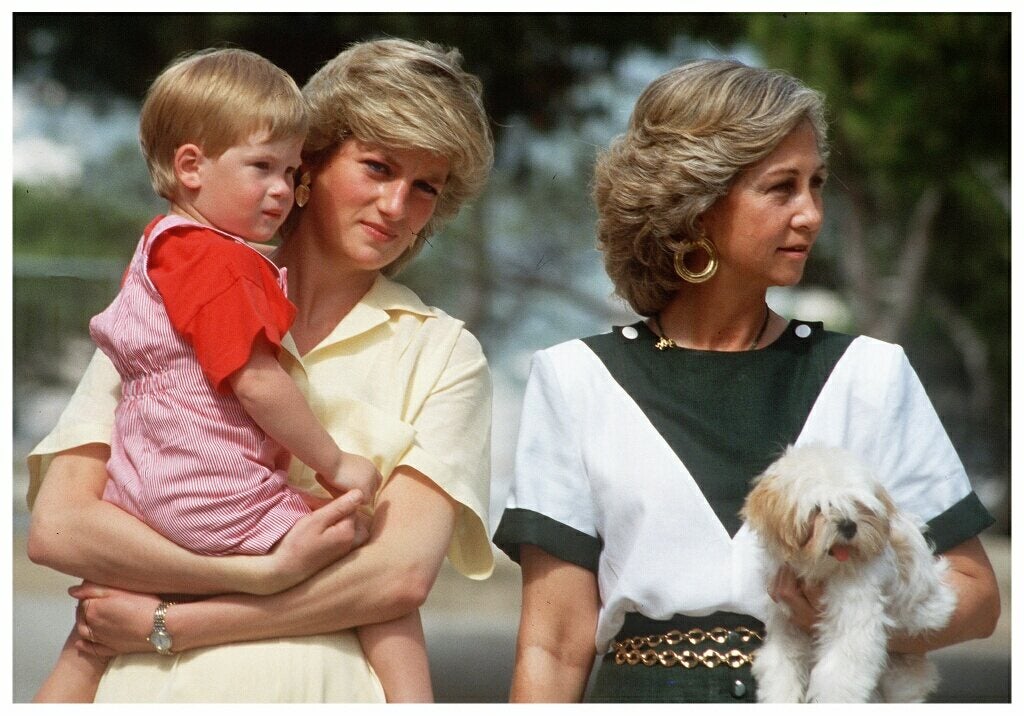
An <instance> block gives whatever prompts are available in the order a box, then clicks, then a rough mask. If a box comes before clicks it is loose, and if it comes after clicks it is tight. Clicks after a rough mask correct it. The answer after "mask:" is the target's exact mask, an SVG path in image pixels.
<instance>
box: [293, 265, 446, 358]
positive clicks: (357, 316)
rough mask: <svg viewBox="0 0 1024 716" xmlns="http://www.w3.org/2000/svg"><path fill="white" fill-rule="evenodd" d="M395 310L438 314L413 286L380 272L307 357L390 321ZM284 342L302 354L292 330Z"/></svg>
mask: <svg viewBox="0 0 1024 716" xmlns="http://www.w3.org/2000/svg"><path fill="white" fill-rule="evenodd" d="M393 313H414V314H417V315H420V316H425V317H431V316H436V315H437V312H436V311H435V310H434V309H433V308H431V307H430V306H428V305H426V304H425V303H423V301H421V300H420V297H419V296H417V295H416V294H415V293H413V291H412V290H410V289H409V288H407V287H405V286H403V285H402V284H400V283H396V282H394V281H392V280H390V279H388V278H386V277H385V276H383V275H378V276H377V279H376V280H375V281H374V282H373V285H372V286H371V287H370V290H369V291H367V292H366V295H364V296H363V297H362V299H360V301H359V303H357V304H356V305H355V306H353V308H352V310H351V311H349V312H348V315H347V316H345V317H344V318H343V319H341V321H340V322H339V323H338V325H337V326H335V327H334V330H333V331H331V332H330V334H328V336H327V337H326V338H324V340H323V341H321V342H320V344H319V345H318V346H316V347H315V348H314V349H313V350H311V351H310V352H309V353H307V354H306V358H308V357H309V356H311V355H312V354H313V353H315V352H317V351H318V350H321V349H323V348H326V347H327V346H330V345H333V344H335V343H340V342H341V341H345V340H348V339H350V338H354V337H355V336H358V335H361V334H363V333H366V332H367V331H369V330H371V329H372V328H376V327H377V326H379V325H381V324H382V323H387V322H388V321H389V320H390V318H391V314H393ZM282 346H283V347H284V348H285V349H287V350H288V351H289V352H290V353H291V354H292V355H294V356H298V355H299V352H298V349H297V348H296V347H295V341H294V340H293V339H292V337H291V334H287V335H286V336H285V337H284V340H283V341H282Z"/></svg>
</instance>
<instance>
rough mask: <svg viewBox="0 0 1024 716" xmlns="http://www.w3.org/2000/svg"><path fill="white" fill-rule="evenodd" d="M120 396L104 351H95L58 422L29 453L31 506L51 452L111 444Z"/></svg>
mask: <svg viewBox="0 0 1024 716" xmlns="http://www.w3.org/2000/svg"><path fill="white" fill-rule="evenodd" d="M120 399H121V377H120V376H119V375H118V374H117V369H116V368H114V364H113V363H111V362H110V359H109V358H108V357H107V356H106V355H105V354H104V353H103V351H99V350H97V351H96V352H95V353H93V356H92V360H91V361H89V366H88V367H87V368H86V370H85V374H84V375H83V376H82V380H81V381H80V382H79V383H78V387H77V388H76V389H75V392H74V395H72V396H71V401H70V402H69V403H68V405H67V407H66V408H64V412H63V413H61V415H60V418H59V419H58V420H57V425H56V426H54V428H53V430H51V431H50V434H49V435H47V436H46V437H45V438H43V439H42V440H41V441H40V442H39V444H38V445H36V446H35V448H33V450H32V452H30V453H29V455H28V459H27V460H28V474H29V484H28V496H27V499H28V506H29V508H30V509H31V508H32V505H33V504H34V503H35V499H36V495H37V494H39V486H40V485H41V484H42V482H43V479H44V478H45V476H46V471H47V469H48V468H49V467H50V461H51V460H52V459H53V457H54V455H56V454H57V453H60V452H63V451H65V450H70V449H72V448H76V447H81V446H82V445H88V444H90V443H101V444H104V445H109V444H110V436H111V434H112V433H113V429H114V411H115V410H116V409H117V403H118V401H119V400H120Z"/></svg>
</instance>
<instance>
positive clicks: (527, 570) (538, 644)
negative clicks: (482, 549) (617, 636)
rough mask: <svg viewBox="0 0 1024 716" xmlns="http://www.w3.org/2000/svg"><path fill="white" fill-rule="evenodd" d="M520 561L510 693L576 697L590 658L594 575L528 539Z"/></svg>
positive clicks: (516, 698)
mask: <svg viewBox="0 0 1024 716" xmlns="http://www.w3.org/2000/svg"><path fill="white" fill-rule="evenodd" d="M521 565H522V569H523V607H522V616H521V618H520V622H519V636H518V639H517V641H516V663H515V669H514V671H513V674H512V689H511V692H510V694H509V698H510V700H511V701H513V702H540V703H556V702H557V703H563V702H576V701H580V700H581V699H582V698H583V692H584V690H585V689H586V685H587V680H588V678H589V677H590V670H591V668H592V667H593V664H594V656H595V652H594V632H595V631H596V629H597V615H598V611H599V609H600V599H599V596H598V589H597V581H596V578H595V576H594V574H593V573H592V572H590V571H589V570H586V569H584V568H582V567H579V566H577V565H574V564H569V563H567V562H563V561H562V560H560V559H558V558H556V557H553V556H551V555H550V554H548V553H546V552H544V551H543V550H541V549H539V548H537V547H534V546H531V545H523V546H522V549H521Z"/></svg>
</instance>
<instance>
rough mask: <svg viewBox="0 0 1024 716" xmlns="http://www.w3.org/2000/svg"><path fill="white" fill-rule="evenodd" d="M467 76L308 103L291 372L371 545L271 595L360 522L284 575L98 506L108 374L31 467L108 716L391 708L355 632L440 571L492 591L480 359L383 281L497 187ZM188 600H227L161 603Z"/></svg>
mask: <svg viewBox="0 0 1024 716" xmlns="http://www.w3.org/2000/svg"><path fill="white" fill-rule="evenodd" d="M460 60H461V58H460V57H459V55H458V53H457V52H455V51H449V50H444V49H442V48H440V47H437V46H434V45H431V44H428V43H423V44H417V43H411V42H406V41H401V40H387V41H377V42H368V43H362V44H358V45H355V46H353V47H351V48H349V49H348V50H346V51H344V52H342V53H341V54H340V55H339V56H338V57H336V58H334V59H333V60H332V61H330V62H329V63H327V65H325V66H324V68H322V69H321V70H320V71H319V72H318V73H317V74H316V75H315V76H314V77H313V78H312V79H311V80H310V81H309V82H308V83H307V85H306V87H305V88H304V89H303V95H304V96H305V98H306V101H307V103H308V106H309V110H310V126H311V131H310V134H309V137H308V139H307V141H306V143H305V145H304V147H303V151H302V165H301V167H300V172H299V174H300V177H301V179H300V188H299V189H297V193H299V194H306V196H305V197H303V199H305V201H303V202H300V203H303V204H304V206H302V208H295V209H294V210H293V212H292V216H291V217H290V218H289V222H288V225H287V227H286V240H285V241H284V243H283V245H282V246H281V247H280V249H278V251H277V252H276V254H275V256H274V260H275V262H276V263H277V264H278V265H281V266H284V267H286V268H287V269H288V281H289V284H288V295H289V298H290V299H291V300H292V301H293V302H294V303H295V305H296V306H297V308H298V315H297V317H296V319H295V322H294V323H293V324H292V327H291V330H290V332H289V334H288V335H287V336H286V337H285V339H284V340H283V341H282V348H283V351H282V352H281V355H280V359H281V361H282V364H283V365H284V366H285V368H286V369H287V370H288V372H289V373H290V374H291V376H292V377H293V378H294V379H295V380H296V382H297V383H298V384H299V386H300V388H302V389H303V391H304V392H305V393H306V396H307V398H308V399H309V402H310V405H311V406H312V407H313V409H314V411H315V412H316V414H317V417H318V418H319V419H320V421H321V422H322V424H323V425H324V427H325V428H326V429H327V431H328V433H329V434H330V435H331V436H332V437H333V438H334V439H335V440H336V442H337V443H338V444H339V445H345V446H346V447H347V448H348V449H350V450H351V451H352V452H355V453H357V454H360V455H365V456H368V457H371V458H372V460H373V462H374V463H375V464H376V465H377V466H378V467H379V468H380V471H381V473H382V475H384V483H383V486H382V487H381V488H380V490H379V492H378V494H377V496H376V500H375V503H374V505H375V509H374V519H373V521H372V523H371V525H370V527H369V538H368V541H367V542H366V544H365V545H363V546H361V547H360V548H359V549H358V550H355V551H352V552H350V553H349V554H348V555H347V556H344V557H342V558H341V559H339V560H337V561H335V562H334V563H332V564H330V565H329V566H327V567H326V568H325V569H323V570H322V571H319V572H317V573H316V574H314V575H313V576H312V577H310V578H309V579H307V580H305V581H303V582H302V583H300V584H299V585H298V586H296V587H294V588H291V589H287V590H285V591H281V592H278V593H276V594H273V595H271V596H256V595H255V593H259V592H261V591H266V589H265V580H267V579H280V577H281V573H282V572H285V573H292V572H294V571H296V570H299V569H301V568H302V566H303V565H304V564H307V563H310V562H311V561H314V560H313V558H311V557H310V553H311V551H314V550H316V549H319V550H321V552H322V550H324V549H325V548H331V549H334V550H336V551H337V552H338V553H340V554H343V553H344V552H345V551H346V550H347V548H348V547H349V546H354V545H355V544H358V543H359V542H360V541H361V538H360V534H359V533H360V530H361V529H365V527H364V526H363V525H361V523H360V522H359V519H358V517H357V516H355V515H354V514H351V513H344V511H343V510H341V511H340V512H339V511H337V510H336V511H335V513H334V514H332V515H329V516H328V517H326V518H325V517H323V516H321V515H320V512H321V511H319V510H318V511H316V512H314V513H313V514H312V515H311V516H310V517H309V518H305V519H304V520H300V522H299V523H298V524H297V525H296V526H295V527H293V528H292V530H291V531H289V533H288V535H286V537H285V538H284V540H282V543H281V544H280V545H279V546H278V548H277V550H275V552H273V553H271V554H270V555H268V556H265V557H255V556H246V557H209V556H200V555H195V554H192V553H191V552H187V551H185V550H183V549H182V548H180V547H177V546H176V545H174V544H172V543H170V542H168V541H167V540H165V539H163V538H162V537H161V536H159V535H158V534H157V533H155V532H153V531H151V530H149V529H148V528H147V527H145V525H143V524H142V523H141V522H139V521H137V520H135V519H134V518H132V517H130V516H129V515H128V514H127V513H125V512H122V511H120V510H118V509H117V508H115V507H113V506H112V505H109V504H107V503H103V502H102V501H101V500H100V499H99V496H100V495H101V494H102V492H103V488H104V485H105V483H106V480H107V475H106V472H105V469H104V465H105V463H106V459H107V456H108V454H109V447H108V446H109V439H110V428H111V421H112V417H113V408H114V406H115V404H116V402H117V400H118V397H119V392H120V387H119V382H118V379H117V374H116V372H114V370H113V368H112V366H111V365H110V363H109V362H108V361H107V360H106V359H105V358H103V357H102V356H97V357H96V358H94V360H93V362H92V363H91V365H90V367H89V369H88V371H87V373H86V375H85V377H84V378H83V380H82V383H81V385H80V386H79V389H78V391H77V392H76V394H75V396H74V397H73V398H72V402H71V404H70V405H69V407H68V408H67V410H66V411H65V413H64V414H63V415H62V417H61V419H60V422H59V423H58V425H57V427H56V428H55V429H54V431H53V432H52V433H51V434H50V435H49V436H48V437H47V438H45V439H44V440H43V441H42V443H40V445H39V446H38V447H37V448H36V449H35V450H34V451H33V453H32V455H31V456H30V458H29V465H30V471H31V476H32V483H31V487H30V496H29V498H30V502H31V503H33V515H32V524H31V528H30V535H29V550H30V556H31V557H32V558H33V559H34V560H35V561H38V562H40V563H43V564H47V565H49V566H52V567H54V568H57V569H60V570H62V571H64V572H68V573H71V574H76V575H79V576H82V577H84V578H86V579H88V580H90V581H89V582H88V583H86V584H84V585H83V586H81V587H78V588H76V589H74V590H72V591H73V595H74V596H75V597H76V598H78V599H79V600H80V606H79V609H78V634H79V636H80V640H79V641H78V643H77V645H76V646H77V648H79V649H81V650H84V651H87V652H91V653H97V654H101V655H116V656H117V658H115V659H114V660H113V661H112V663H111V665H110V666H109V667H108V669H107V671H106V673H105V675H104V677H103V679H102V681H101V683H100V686H99V690H98V692H97V701H134V702H144V701H146V702H153V701H165V702H168V701H189V702H205V701H225V702H241V701H259V702H265V701H307V702H308V701H349V702H351V701H368V702H373V701H383V700H384V698H385V694H384V692H383V689H382V688H381V685H380V682H379V680H378V679H377V677H376V675H375V674H374V672H373V670H372V668H371V667H370V666H369V663H368V661H367V658H366V656H364V654H363V652H362V650H361V649H360V646H359V641H358V639H357V638H356V636H355V632H354V630H353V628H354V627H357V626H359V625H364V624H375V623H380V622H387V621H392V620H394V619H396V618H399V617H402V616H404V615H407V614H410V613H413V612H415V611H416V609H417V608H418V607H419V605H420V604H422V602H423V600H424V599H425V598H426V596H427V593H428V592H429V591H430V588H431V586H432V585H433V582H434V579H435V578H436V575H437V572H438V570H439V568H440V566H441V561H442V560H443V558H444V557H445V555H446V554H447V555H448V557H449V558H450V559H451V561H452V562H453V564H454V566H455V567H456V568H457V569H459V570H460V571H462V572H463V573H464V574H467V575H468V576H470V577H474V578H484V577H486V576H487V575H488V574H489V573H490V571H491V569H492V558H491V553H490V547H489V544H488V540H487V534H488V531H487V526H486V515H487V501H488V481H489V424H490V381H489V374H488V371H487V365H486V362H485V360H484V357H483V354H482V352H481V350H480V346H479V344H478V343H477V342H476V340H475V339H474V338H473V336H471V335H470V334H469V333H468V332H466V330H465V329H464V328H463V327H462V324H461V322H459V321H458V320H456V319H454V318H452V317H450V316H448V315H446V314H445V313H444V312H442V311H440V310H439V309H436V308H431V307H429V306H426V305H425V304H423V303H422V302H421V301H420V300H419V299H418V298H417V297H416V296H415V295H414V294H413V293H412V292H411V291H409V290H408V289H406V288H404V287H403V286H401V285H400V284H398V283H395V282H393V281H391V280H390V279H389V278H388V276H390V275H394V273H395V272H396V271H397V270H398V268H399V267H400V266H401V265H403V264H404V263H405V262H407V261H409V260H410V259H411V258H412V257H413V256H415V254H416V253H417V252H418V251H419V249H420V248H421V246H422V244H423V242H424V241H425V239H426V237H427V236H429V234H430V233H431V232H432V231H434V230H436V229H437V227H438V226H439V225H440V223H441V222H442V221H443V220H444V219H446V218H449V217H451V216H453V215H454V214H455V213H456V212H457V211H458V208H459V206H460V205H461V204H462V203H463V202H464V201H466V200H467V199H469V198H471V197H473V196H475V195H476V194H477V193H478V192H479V191H480V189H481V188H482V187H483V184H484V182H485V181H486V177H487V173H488V171H489V168H490V165H491V159H492V141H491V135H490V131H489V126H488V121H487V118H486V115H485V113H484V111H483V107H482V103H481V88H480V83H479V81H478V80H477V79H476V78H475V77H473V76H472V75H469V74H467V73H466V72H465V71H463V70H462V69H461V66H460ZM301 187H304V189H302V188H301ZM288 477H289V482H290V484H291V485H292V486H293V487H295V488H296V489H298V490H302V491H306V492H310V493H314V494H315V493H317V491H318V490H319V491H320V492H319V494H320V496H321V497H322V498H324V499H326V497H327V495H326V494H325V493H323V492H322V490H320V488H319V486H318V484H317V482H316V480H315V475H314V472H313V470H311V469H310V468H309V467H307V466H305V465H303V464H301V463H299V462H298V461H295V460H293V462H292V464H291V466H290V470H289V475H288ZM352 507H353V505H349V507H348V509H350V510H351V508H352ZM293 537H294V539H293ZM325 544H326V545H327V547H325V546H324V545H325ZM309 545H312V547H311V546H309ZM314 556H315V555H314ZM100 585H110V586H100ZM173 593H184V594H190V595H195V594H220V595H221V596H217V597H213V598H209V599H203V600H199V601H191V602H187V603H168V601H164V600H161V598H160V597H158V596H156V595H157V594H173ZM247 593H248V594H247ZM158 631H159V632H161V633H162V635H163V641H164V642H166V641H167V640H170V641H171V644H170V645H169V646H167V645H166V644H165V646H167V648H165V649H162V650H161V653H157V652H156V650H155V649H154V646H153V644H152V643H151V642H149V641H148V640H147V638H148V637H149V636H150V634H151V633H155V632H158Z"/></svg>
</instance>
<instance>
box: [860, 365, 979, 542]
mask: <svg viewBox="0 0 1024 716" xmlns="http://www.w3.org/2000/svg"><path fill="white" fill-rule="evenodd" d="M893 350H894V353H893V355H892V361H891V364H890V375H889V381H888V385H887V389H886V394H885V400H884V403H883V406H884V408H883V411H882V414H881V415H882V419H881V425H879V426H878V432H877V435H878V439H879V440H880V441H881V444H882V446H883V447H882V449H881V451H880V455H879V457H880V465H879V473H880V475H881V477H882V480H883V482H886V483H887V484H886V487H887V489H889V491H890V492H891V493H892V495H893V497H894V498H895V500H896V502H897V504H899V505H900V506H901V507H902V508H904V509H907V510H910V511H911V512H914V513H915V514H917V515H919V516H920V517H921V518H922V519H923V520H925V521H926V522H927V523H928V533H927V536H928V538H929V540H930V541H931V542H932V543H933V544H934V547H935V550H936V551H937V552H945V551H946V550H948V549H950V548H952V547H955V546H956V545H958V544H960V543H961V542H963V541H964V540H967V539H969V538H971V537H974V536H976V535H977V534H979V533H980V532H981V531H982V530H984V529H986V528H987V527H989V526H990V525H991V524H992V523H993V522H994V521H995V520H994V519H993V518H992V516H991V515H990V514H989V513H988V511H987V510H986V509H985V507H984V506H983V505H982V504H981V501H980V500H979V499H978V496H977V494H976V493H975V492H974V491H973V490H972V488H971V483H970V480H969V478H968V476H967V472H966V470H964V466H963V463H962V462H961V461H960V458H959V456H958V455H957V453H956V449H955V448H954V447H953V443H952V441H951V440H950V439H949V435H948V434H947V433H946V430H945V428H944V427H943V426H942V423H941V421H940V420H939V416H938V414H937V413H936V412H935V408H934V407H933V406H932V403H931V400H929V398H928V395H927V394H926V393H925V390H924V386H923V385H922V384H921V381H920V379H919V378H918V376H917V373H916V372H915V371H914V369H913V368H912V367H911V365H910V361H909V360H908V359H907V356H906V354H905V353H904V352H903V350H902V349H901V348H899V347H898V346H893Z"/></svg>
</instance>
